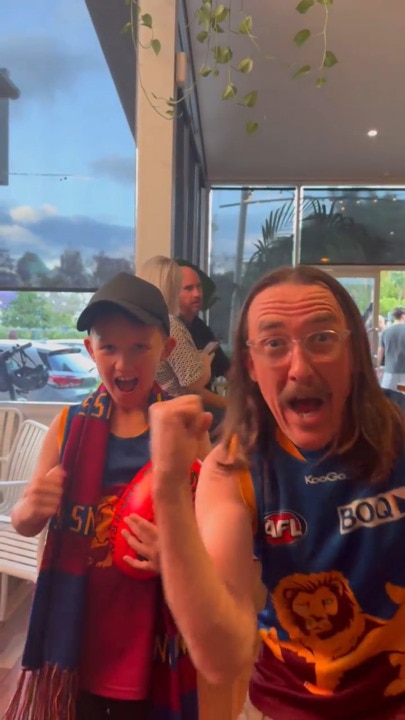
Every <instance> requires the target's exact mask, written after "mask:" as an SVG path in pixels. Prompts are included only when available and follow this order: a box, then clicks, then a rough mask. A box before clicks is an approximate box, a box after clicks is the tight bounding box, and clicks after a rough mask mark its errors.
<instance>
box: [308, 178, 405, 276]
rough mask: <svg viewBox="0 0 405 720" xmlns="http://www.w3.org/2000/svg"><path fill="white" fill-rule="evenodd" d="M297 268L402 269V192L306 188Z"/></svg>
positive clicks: (404, 242) (404, 233) (404, 219)
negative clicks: (396, 266) (321, 266)
mask: <svg viewBox="0 0 405 720" xmlns="http://www.w3.org/2000/svg"><path fill="white" fill-rule="evenodd" d="M300 244H301V254H300V259H301V262H303V263H306V264H317V265H319V264H330V265H388V266H390V265H391V266H392V265H404V264H405V190H404V189H397V188H379V189H375V188H304V192H303V200H302V220H301V243H300Z"/></svg>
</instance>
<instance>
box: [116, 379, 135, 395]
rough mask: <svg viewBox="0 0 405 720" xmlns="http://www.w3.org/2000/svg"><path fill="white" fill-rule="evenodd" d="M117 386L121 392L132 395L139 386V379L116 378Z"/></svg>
mask: <svg viewBox="0 0 405 720" xmlns="http://www.w3.org/2000/svg"><path fill="white" fill-rule="evenodd" d="M115 384H116V386H117V388H118V390H120V391H121V392H125V393H130V392H133V390H135V388H136V386H137V385H138V378H126V377H120V378H115Z"/></svg>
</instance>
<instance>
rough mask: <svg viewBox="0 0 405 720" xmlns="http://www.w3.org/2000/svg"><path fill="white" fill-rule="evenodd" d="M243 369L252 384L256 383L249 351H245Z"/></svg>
mask: <svg viewBox="0 0 405 720" xmlns="http://www.w3.org/2000/svg"><path fill="white" fill-rule="evenodd" d="M245 367H246V370H247V371H248V373H249V377H250V379H251V380H253V382H257V375H256V370H255V366H254V363H253V360H252V356H251V354H250V352H249V350H245Z"/></svg>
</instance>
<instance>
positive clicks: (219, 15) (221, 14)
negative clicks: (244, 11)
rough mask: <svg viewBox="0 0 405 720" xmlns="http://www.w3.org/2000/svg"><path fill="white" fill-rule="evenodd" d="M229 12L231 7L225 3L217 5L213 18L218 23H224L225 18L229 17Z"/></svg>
mask: <svg viewBox="0 0 405 720" xmlns="http://www.w3.org/2000/svg"><path fill="white" fill-rule="evenodd" d="M229 12H230V10H229V8H227V7H225V5H217V7H216V8H215V10H214V12H213V13H212V18H213V20H215V21H216V22H217V23H222V22H224V20H226V19H227V17H228V15H229Z"/></svg>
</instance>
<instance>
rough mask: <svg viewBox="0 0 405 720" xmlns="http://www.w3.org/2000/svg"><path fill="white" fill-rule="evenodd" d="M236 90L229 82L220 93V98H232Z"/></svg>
mask: <svg viewBox="0 0 405 720" xmlns="http://www.w3.org/2000/svg"><path fill="white" fill-rule="evenodd" d="M237 92H238V90H237V88H236V87H235V85H234V84H233V83H231V82H229V83H228V84H227V85H226V87H225V89H224V91H223V93H222V100H232V98H234V97H235V95H236V93H237Z"/></svg>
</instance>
